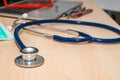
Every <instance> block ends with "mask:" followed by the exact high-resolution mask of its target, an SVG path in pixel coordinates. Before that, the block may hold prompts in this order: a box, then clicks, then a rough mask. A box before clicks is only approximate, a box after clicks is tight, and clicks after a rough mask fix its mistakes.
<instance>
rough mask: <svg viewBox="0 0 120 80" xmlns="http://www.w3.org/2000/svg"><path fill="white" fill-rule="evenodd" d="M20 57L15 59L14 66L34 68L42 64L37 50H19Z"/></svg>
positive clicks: (31, 48) (28, 48)
mask: <svg viewBox="0 0 120 80" xmlns="http://www.w3.org/2000/svg"><path fill="white" fill-rule="evenodd" d="M20 52H21V55H20V56H18V57H17V58H16V59H15V64H16V65H17V66H19V67H23V68H34V67H38V66H41V65H42V64H43V63H44V58H43V57H42V56H40V55H38V49H37V48H34V47H26V48H24V49H22V50H20Z"/></svg>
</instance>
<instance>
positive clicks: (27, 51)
mask: <svg viewBox="0 0 120 80" xmlns="http://www.w3.org/2000/svg"><path fill="white" fill-rule="evenodd" d="M24 17H25V16H24ZM18 19H19V18H18ZM16 21H17V20H16ZM16 21H15V22H16ZM45 23H65V24H74V25H87V26H90V27H99V28H104V29H107V30H110V31H112V32H115V33H117V34H118V35H119V34H120V30H119V29H117V28H115V27H112V26H109V25H106V24H101V23H95V22H85V21H75V20H56V19H47V20H35V21H31V22H24V23H21V24H19V25H17V27H16V28H15V30H14V38H15V42H16V44H17V45H18V47H19V49H20V52H21V53H22V55H20V56H18V57H17V58H16V59H15V63H16V65H18V66H20V67H25V68H31V67H37V66H40V65H42V64H43V63H44V58H43V57H42V56H40V55H38V54H37V52H38V49H37V48H35V47H27V46H26V45H25V44H24V43H23V42H22V40H21V38H20V37H19V31H20V30H21V29H24V30H28V31H32V32H35V33H38V34H42V35H44V36H45V37H49V38H52V39H53V40H56V41H60V42H72V43H79V42H86V41H88V42H89V41H90V42H99V43H118V42H120V38H111V39H110V38H109V39H108V38H97V37H93V36H91V35H89V34H87V33H84V32H80V31H76V30H72V29H65V30H64V31H66V32H67V33H70V32H75V33H77V34H78V36H82V38H78V37H62V36H59V35H50V34H44V33H41V32H36V31H33V30H30V29H27V28H26V27H29V26H31V25H42V24H45ZM13 25H15V24H13ZM61 30H62V29H61Z"/></svg>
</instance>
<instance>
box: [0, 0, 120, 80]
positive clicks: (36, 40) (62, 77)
mask: <svg viewBox="0 0 120 80" xmlns="http://www.w3.org/2000/svg"><path fill="white" fill-rule="evenodd" d="M83 2H84V4H83V6H86V7H87V8H92V9H93V10H94V11H93V13H91V14H88V15H85V16H82V17H81V18H78V19H75V20H81V21H91V22H99V23H104V24H108V25H111V26H115V27H116V28H120V26H119V25H118V24H117V23H116V22H114V21H113V20H112V19H111V18H110V17H109V16H108V15H107V14H106V13H105V12H103V11H102V9H100V8H99V7H98V6H97V5H96V4H95V3H94V2H93V1H92V0H83ZM0 21H1V22H2V23H3V24H4V25H5V26H7V25H11V24H12V22H13V21H14V19H12V18H5V17H0ZM51 25H55V26H57V27H62V28H72V29H76V30H80V31H83V32H87V33H89V34H91V35H93V36H95V37H102V38H104V37H108V38H111V37H112V38H113V37H119V36H118V35H116V34H114V33H112V32H110V31H107V30H104V29H100V28H93V27H88V26H82V25H80V26H76V25H73V26H71V25H65V24H61V25H58V24H57V25H56V24H51ZM41 31H43V32H48V33H57V34H61V35H64V36H66V35H67V34H64V33H60V32H56V31H54V30H49V29H48V30H43V29H42V30H41ZM11 33H13V32H11ZM20 37H21V38H22V40H23V42H24V43H25V44H26V45H27V46H34V47H37V48H38V49H39V55H41V56H43V57H44V58H45V63H44V64H43V65H42V66H40V67H37V68H31V69H27V68H20V67H18V66H16V65H15V63H14V59H15V58H16V57H17V56H19V55H20V52H19V49H18V47H17V46H16V44H15V42H14V40H12V41H0V68H1V69H0V80H120V49H119V48H120V44H119V43H116V44H101V43H94V42H93V43H62V42H57V41H53V40H52V39H47V38H44V37H41V36H39V35H35V34H31V33H28V32H25V31H22V32H21V33H20Z"/></svg>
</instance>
